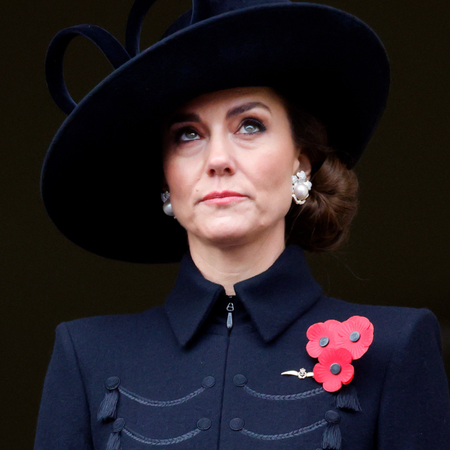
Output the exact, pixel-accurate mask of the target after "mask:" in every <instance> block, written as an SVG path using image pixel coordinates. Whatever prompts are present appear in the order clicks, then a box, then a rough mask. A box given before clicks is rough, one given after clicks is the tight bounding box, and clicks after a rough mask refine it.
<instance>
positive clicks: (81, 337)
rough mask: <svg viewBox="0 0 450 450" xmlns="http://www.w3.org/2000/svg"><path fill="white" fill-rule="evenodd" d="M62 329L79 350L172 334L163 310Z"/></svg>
mask: <svg viewBox="0 0 450 450" xmlns="http://www.w3.org/2000/svg"><path fill="white" fill-rule="evenodd" d="M59 329H65V330H66V331H67V333H68V334H69V336H70V338H71V339H72V341H73V342H74V344H76V346H81V347H82V346H84V345H86V346H92V345H93V344H94V343H97V344H105V345H106V344H109V345H110V344H111V343H114V342H130V341H132V340H137V342H139V339H141V338H143V337H144V336H149V335H152V334H160V333H161V332H164V331H169V330H168V319H167V315H166V313H165V311H164V308H163V307H162V306H155V307H153V308H151V309H149V310H146V311H143V312H139V313H133V314H110V315H102V316H93V317H86V318H83V319H75V320H72V321H68V322H62V323H61V324H59V325H58V327H57V331H58V330H59Z"/></svg>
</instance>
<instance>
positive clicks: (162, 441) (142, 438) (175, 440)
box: [122, 427, 202, 445]
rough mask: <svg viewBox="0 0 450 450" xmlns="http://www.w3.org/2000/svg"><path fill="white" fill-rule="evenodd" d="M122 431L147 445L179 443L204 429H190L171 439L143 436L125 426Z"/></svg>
mask: <svg viewBox="0 0 450 450" xmlns="http://www.w3.org/2000/svg"><path fill="white" fill-rule="evenodd" d="M122 432H123V433H125V434H126V435H128V436H130V437H131V438H132V439H134V440H135V441H138V442H141V443H142V444H147V445H171V444H178V443H179V442H183V441H186V440H188V439H191V438H193V437H194V436H196V435H197V434H198V433H201V432H202V431H201V430H199V429H197V430H192V431H189V433H186V434H182V435H181V436H177V437H174V438H169V439H152V438H149V437H145V436H142V435H141V434H139V433H136V432H135V431H132V430H130V429H129V428H127V427H124V429H123V430H122Z"/></svg>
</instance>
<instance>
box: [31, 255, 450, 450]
mask: <svg viewBox="0 0 450 450" xmlns="http://www.w3.org/2000/svg"><path fill="white" fill-rule="evenodd" d="M304 264H305V262H304V257H303V253H302V251H301V250H300V249H298V248H295V247H293V248H288V249H287V251H286V252H285V253H283V255H281V257H280V258H279V259H278V260H277V261H276V262H275V264H274V265H273V267H272V268H270V270H269V271H267V272H265V273H263V274H261V275H258V276H256V277H254V278H253V279H250V280H247V281H244V282H242V283H238V284H237V285H236V292H237V297H236V298H233V299H230V298H228V297H227V296H226V295H225V294H224V292H223V290H222V289H221V288H220V287H218V286H217V285H215V284H212V283H210V282H208V281H207V280H205V279H204V278H203V277H201V276H199V272H198V270H197V269H196V268H195V266H193V265H192V264H191V261H190V259H189V258H185V259H184V260H183V262H182V265H181V268H180V276H179V279H178V281H177V285H176V287H175V288H174V291H173V292H172V294H171V295H170V297H169V298H168V299H167V302H166V304H165V305H164V306H161V307H156V308H153V309H151V310H149V311H146V312H143V313H140V314H133V315H121V316H102V317H94V318H88V319H81V320H76V321H73V322H69V323H63V324H61V325H59V326H58V328H57V333H56V341H55V348H54V353H53V356H52V360H51V363H50V366H49V369H48V373H47V376H46V381H45V386H44V392H43V397H42V402H41V409H40V415H39V421H38V427H37V437H36V443H35V450H48V449H52V450H68V449H73V450H78V449H80V448H82V449H84V450H106V449H107V445H108V443H109V445H110V447H109V448H116V447H117V448H120V447H121V448H122V450H131V449H133V450H140V449H142V450H143V449H148V448H149V446H150V448H151V446H152V445H153V446H155V445H156V446H158V447H159V448H167V449H171V448H173V449H178V450H194V449H195V450H198V449H208V450H209V449H221V450H237V449H239V450H247V449H248V450H253V449H255V448H257V449H258V450H266V449H267V450H269V449H270V450H277V449H283V450H288V449H289V450H294V449H298V450H311V449H318V448H334V449H335V450H338V449H339V447H340V450H350V449H351V450H353V449H358V450H392V449H396V450H423V449H428V448H439V449H444V448H447V446H448V442H449V439H450V426H449V425H450V400H449V394H448V385H447V380H446V376H445V372H444V369H443V363H442V358H441V348H440V337H439V327H438V324H437V321H436V318H435V317H434V316H433V314H432V313H431V312H430V311H428V310H416V309H408V308H395V307H381V306H367V305H357V304H350V303H346V302H343V301H341V300H336V299H332V298H328V297H326V296H323V295H322V294H321V293H320V290H319V288H318V286H317V284H316V282H315V281H314V279H313V278H312V277H311V275H310V274H309V272H308V271H306V272H303V271H302V272H301V274H300V276H299V272H298V271H297V270H296V269H295V268H296V267H297V266H298V265H299V266H300V267H304ZM272 283H273V288H270V286H271V285H272ZM268 287H269V290H270V292H267V291H266V288H268ZM230 301H233V302H234V303H235V306H236V308H235V317H234V320H233V328H232V329H231V330H228V329H227V327H226V318H227V314H228V312H227V309H226V307H227V304H228V303H229V302H230ZM354 315H360V316H365V317H367V318H368V319H369V320H370V321H371V322H372V323H373V325H374V329H375V333H374V341H373V343H372V345H371V346H370V348H369V350H368V351H367V353H366V354H365V355H363V356H362V357H361V358H360V359H359V360H357V361H354V362H353V364H354V367H355V376H354V379H353V381H352V382H351V383H350V384H349V385H348V388H351V389H347V390H343V391H342V392H343V397H351V396H354V395H355V393H356V394H357V399H358V401H357V402H356V405H357V406H358V407H357V408H355V407H350V405H349V403H348V401H344V399H343V398H341V399H339V393H335V394H332V393H328V392H325V391H324V390H323V389H322V387H321V384H319V383H317V382H316V381H315V380H314V379H313V378H306V379H304V380H300V379H299V378H297V377H293V376H282V375H281V373H282V372H283V371H286V370H297V371H298V370H299V369H300V368H305V369H306V370H307V371H310V370H312V369H313V367H314V364H315V363H316V359H315V358H311V357H310V356H308V354H307V352H306V343H307V338H306V330H307V329H308V327H309V326H311V325H313V324H314V323H317V322H324V321H326V320H329V319H335V320H339V321H344V320H346V319H348V318H349V317H351V316H354ZM111 377H114V378H112V379H111ZM108 379H109V381H108ZM118 380H120V383H119V385H118V386H117V384H118V383H117V381H118ZM105 385H106V386H108V388H107V387H105ZM111 389H116V394H118V399H117V401H116V400H115V398H112V397H111V398H110V400H112V401H111V403H110V404H112V405H113V407H114V409H115V411H114V412H115V414H114V418H112V419H108V418H105V419H103V420H100V421H98V420H97V413H98V411H99V408H100V405H101V404H102V402H103V400H104V399H105V397H106V396H108V395H111V392H113V391H111ZM109 413H110V411H108V414H109Z"/></svg>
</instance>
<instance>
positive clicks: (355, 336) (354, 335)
mask: <svg viewBox="0 0 450 450" xmlns="http://www.w3.org/2000/svg"><path fill="white" fill-rule="evenodd" d="M360 338H361V335H360V334H359V333H358V332H357V331H354V332H353V333H352V334H351V335H350V340H351V341H352V342H358V341H359V339H360Z"/></svg>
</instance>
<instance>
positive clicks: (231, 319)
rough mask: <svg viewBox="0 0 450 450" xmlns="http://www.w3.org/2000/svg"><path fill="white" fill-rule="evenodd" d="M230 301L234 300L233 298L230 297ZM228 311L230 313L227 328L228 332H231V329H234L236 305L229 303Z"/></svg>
mask: <svg viewBox="0 0 450 450" xmlns="http://www.w3.org/2000/svg"><path fill="white" fill-rule="evenodd" d="M228 298H229V299H232V298H233V296H228ZM227 311H228V316H227V328H228V330H230V331H231V329H232V328H233V311H234V303H233V302H229V303H228V305H227Z"/></svg>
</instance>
